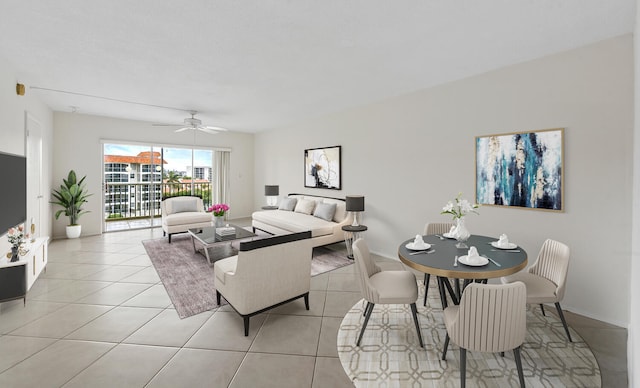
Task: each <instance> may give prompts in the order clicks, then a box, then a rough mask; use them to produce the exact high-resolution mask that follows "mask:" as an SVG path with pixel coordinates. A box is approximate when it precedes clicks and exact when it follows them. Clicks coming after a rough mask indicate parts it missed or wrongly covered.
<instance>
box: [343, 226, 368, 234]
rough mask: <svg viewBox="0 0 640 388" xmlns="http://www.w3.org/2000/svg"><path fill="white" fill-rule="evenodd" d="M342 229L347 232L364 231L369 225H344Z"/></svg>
mask: <svg viewBox="0 0 640 388" xmlns="http://www.w3.org/2000/svg"><path fill="white" fill-rule="evenodd" d="M342 230H344V231H345V232H364V231H366V230H367V227H366V226H364V225H358V226H353V225H344V226H343V227H342Z"/></svg>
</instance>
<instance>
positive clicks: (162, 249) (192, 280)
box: [142, 235, 353, 318]
mask: <svg viewBox="0 0 640 388" xmlns="http://www.w3.org/2000/svg"><path fill="white" fill-rule="evenodd" d="M142 244H143V245H144V247H145V249H146V251H147V255H148V256H149V258H150V259H151V262H152V263H153V266H154V267H155V269H156V272H157V273H158V276H159V277H160V280H162V284H163V285H164V288H165V289H166V290H167V294H169V298H170V299H171V302H172V303H173V306H174V307H175V309H176V311H177V313H178V316H179V317H180V318H186V317H190V316H192V315H195V314H199V313H201V312H203V311H208V310H211V309H214V308H217V307H218V304H217V303H216V292H215V288H214V274H213V266H212V265H209V263H208V262H207V259H206V258H205V257H204V256H203V255H202V254H201V253H195V252H194V251H193V244H192V242H191V237H189V236H187V235H178V236H173V237H172V238H171V244H169V243H168V241H167V239H166V238H159V239H153V240H145V241H143V242H142ZM237 244H238V243H237V242H234V243H233V244H221V245H217V246H214V247H213V248H210V250H209V255H210V257H211V258H212V260H214V261H215V260H216V259H220V258H223V257H229V256H233V255H236V254H237V250H236V249H237ZM351 263H353V261H352V260H349V259H347V258H346V257H345V256H344V255H341V254H340V253H338V252H334V251H332V250H331V249H328V248H324V247H319V248H314V249H313V259H312V260H311V275H312V276H315V275H319V274H321V273H324V272H327V271H331V270H333V269H336V268H340V267H343V266H345V265H349V264H351Z"/></svg>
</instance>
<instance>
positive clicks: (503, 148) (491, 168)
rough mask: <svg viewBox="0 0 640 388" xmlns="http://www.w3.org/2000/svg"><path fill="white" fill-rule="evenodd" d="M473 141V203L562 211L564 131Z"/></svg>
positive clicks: (492, 136) (483, 137) (515, 134)
mask: <svg viewBox="0 0 640 388" xmlns="http://www.w3.org/2000/svg"><path fill="white" fill-rule="evenodd" d="M475 142H476V144H475V146H476V203H478V204H480V205H483V206H487V205H489V206H509V207H516V208H523V209H535V210H546V211H554V212H564V175H565V174H564V128H554V129H545V130H537V131H528V132H512V133H506V134H499V135H487V136H476V140H475Z"/></svg>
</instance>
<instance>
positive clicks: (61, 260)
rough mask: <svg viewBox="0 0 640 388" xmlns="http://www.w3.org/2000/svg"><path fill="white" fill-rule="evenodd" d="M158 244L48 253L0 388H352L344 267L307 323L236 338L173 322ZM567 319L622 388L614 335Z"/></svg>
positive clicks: (13, 338)
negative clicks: (341, 351)
mask: <svg viewBox="0 0 640 388" xmlns="http://www.w3.org/2000/svg"><path fill="white" fill-rule="evenodd" d="M160 236H161V231H160V230H158V229H153V230H136V231H127V232H117V233H107V234H104V235H102V236H93V237H84V238H81V239H77V240H55V241H53V242H51V244H50V246H49V264H48V266H47V270H46V273H43V274H42V275H41V276H40V278H39V279H38V280H37V282H36V283H35V284H34V286H33V287H32V289H31V290H30V291H29V294H28V296H27V304H26V307H23V303H22V300H18V301H11V302H5V303H2V304H0V334H1V336H0V355H1V356H0V387H88V386H91V387H178V386H209V387H227V386H229V387H278V388H283V387H296V388H300V387H323V388H324V387H332V388H334V387H351V386H352V384H351V382H350V381H349V379H348V378H347V376H346V374H345V373H344V371H343V369H342V367H341V365H340V361H339V359H338V358H337V357H338V354H337V350H336V334H337V331H338V326H339V325H340V322H341V321H342V317H343V316H344V315H345V313H346V312H347V311H348V310H349V309H350V308H351V306H353V304H355V303H356V302H357V301H358V300H360V299H361V297H360V293H359V291H358V286H357V283H356V282H355V277H354V274H353V271H354V267H353V266H347V267H344V268H341V269H338V270H335V271H332V272H329V273H326V274H322V275H319V276H316V277H314V278H313V279H312V285H311V289H312V291H311V295H310V304H311V310H310V311H307V310H305V308H304V303H303V302H302V301H301V300H298V301H296V302H293V303H290V304H288V305H284V306H281V307H279V308H277V309H274V310H271V312H269V313H265V314H261V315H258V316H256V317H254V318H252V319H251V330H250V333H249V336H248V337H244V335H243V329H242V320H241V319H240V318H239V316H238V315H237V314H236V313H235V312H234V311H233V310H231V309H230V308H229V307H228V306H226V307H223V308H220V309H217V310H215V311H209V312H206V313H202V314H198V315H196V316H193V317H190V318H187V319H182V320H181V319H180V318H178V316H177V314H176V312H175V311H174V309H173V306H172V304H171V301H170V300H169V297H168V296H167V294H166V292H165V290H164V287H163V286H162V284H161V283H160V279H159V278H158V276H157V274H156V273H155V270H154V268H153V265H152V264H151V262H150V261H149V258H148V257H147V255H146V253H145V250H144V247H143V246H142V244H141V243H140V241H142V240H145V239H149V238H156V237H160ZM334 247H336V249H344V245H343V244H336V245H335V246H334ZM379 261H380V262H381V265H382V266H383V267H390V268H391V267H398V266H401V264H400V263H399V262H396V261H391V260H388V259H382V258H379ZM417 275H418V276H420V278H421V275H420V274H417ZM549 310H551V309H549ZM567 318H568V320H569V322H570V324H571V326H572V327H573V328H574V329H576V331H578V333H579V334H580V335H581V336H582V337H583V338H585V340H586V341H587V342H588V343H589V344H590V346H591V347H592V349H593V351H594V354H595V355H596V357H597V359H598V362H599V363H600V367H601V370H602V376H603V387H625V386H627V373H626V330H625V329H621V328H618V327H615V326H611V325H608V324H605V323H602V322H598V321H594V320H591V319H587V318H584V317H581V316H579V315H576V314H571V313H567Z"/></svg>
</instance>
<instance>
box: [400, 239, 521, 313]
mask: <svg viewBox="0 0 640 388" xmlns="http://www.w3.org/2000/svg"><path fill="white" fill-rule="evenodd" d="M422 239H423V241H424V242H425V243H427V244H429V245H431V246H430V248H429V249H428V250H423V251H421V250H412V249H409V248H407V244H409V243H412V242H413V241H414V239H409V240H406V241H404V242H402V243H401V244H400V246H399V247H398V257H399V258H400V261H402V262H403V263H404V264H405V265H407V266H409V267H411V268H413V269H415V270H418V271H420V272H423V273H425V274H429V275H434V276H437V278H438V289H439V291H440V299H441V301H442V307H443V308H446V307H447V298H446V292H447V291H448V292H449V295H450V297H451V299H452V301H453V303H454V304H458V303H459V301H460V296H461V294H462V291H464V287H465V286H466V285H467V284H469V283H471V282H473V281H476V282H485V283H486V281H487V279H492V278H499V277H502V276H508V275H511V274H514V273H516V272H518V271H520V270H522V269H523V268H525V267H526V266H527V262H528V261H527V252H526V251H525V250H524V249H523V248H522V247H519V246H515V247H513V248H512V249H498V248H496V247H494V246H493V245H491V243H492V242H496V241H498V239H496V238H493V237H487V236H479V235H471V237H469V240H467V241H466V245H467V246H468V247H472V246H474V247H476V249H477V250H478V254H479V255H481V256H484V257H485V258H487V260H488V263H487V264H485V265H481V266H472V265H466V264H463V263H461V262H460V260H456V256H457V257H462V256H465V255H466V254H467V252H468V250H469V248H457V247H456V244H457V241H456V240H455V239H450V238H444V237H442V236H439V235H425V236H422ZM449 279H455V281H454V285H455V288H456V290H455V291H454V290H453V288H452V287H451V282H450V281H449ZM459 279H462V280H463V281H464V283H463V286H462V287H461V286H460V283H459Z"/></svg>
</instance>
